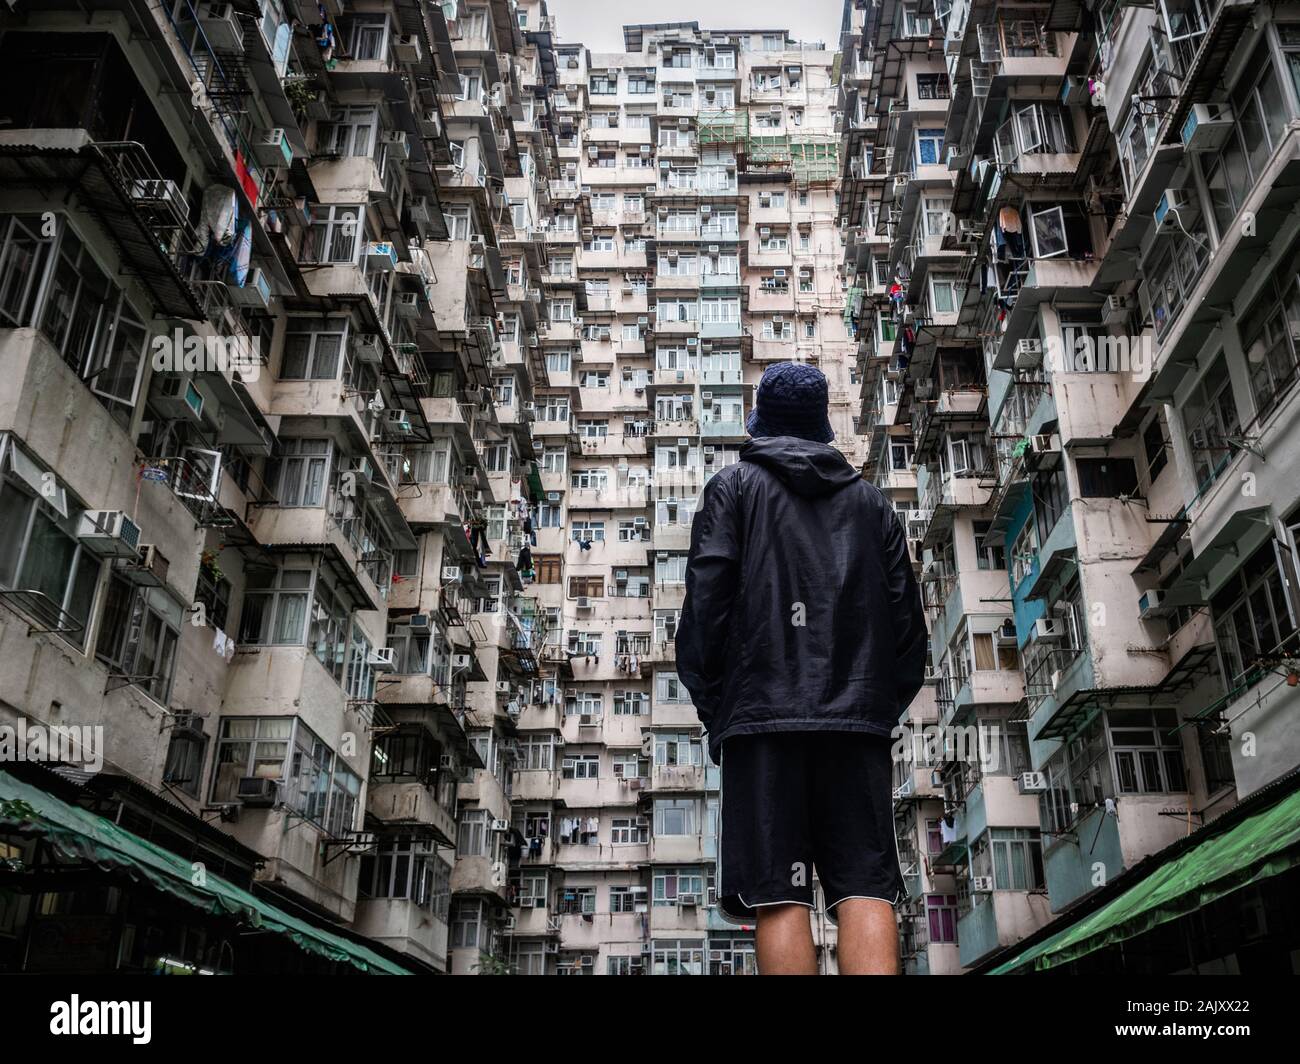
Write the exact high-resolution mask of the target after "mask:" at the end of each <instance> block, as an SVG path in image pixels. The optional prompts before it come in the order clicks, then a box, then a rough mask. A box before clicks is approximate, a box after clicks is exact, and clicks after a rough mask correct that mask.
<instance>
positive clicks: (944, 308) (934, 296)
mask: <svg viewBox="0 0 1300 1064" xmlns="http://www.w3.org/2000/svg"><path fill="white" fill-rule="evenodd" d="M930 306H931V307H932V309H933V310H934V313H936V314H955V313H956V312H957V282H956V280H955V279H954V278H952V277H941V276H939V275H938V274H933V273H932V274H931V275H930Z"/></svg>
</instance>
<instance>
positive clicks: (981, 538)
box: [974, 521, 1007, 569]
mask: <svg viewBox="0 0 1300 1064" xmlns="http://www.w3.org/2000/svg"><path fill="white" fill-rule="evenodd" d="M990 527H991V526H990V524H989V522H988V521H976V522H975V523H974V531H975V553H976V555H977V557H978V558H979V567H980V568H981V569H1005V568H1006V567H1007V555H1006V551H1005V550H1004V549H1003V548H1002V546H1001V545H1000V544H999V545H993V544H989V543H987V542H986V541H987V538H988V534H989V528H990Z"/></svg>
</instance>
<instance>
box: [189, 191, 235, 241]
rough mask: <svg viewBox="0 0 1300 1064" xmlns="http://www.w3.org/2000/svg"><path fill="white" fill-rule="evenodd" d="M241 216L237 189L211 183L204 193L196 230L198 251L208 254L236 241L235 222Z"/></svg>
mask: <svg viewBox="0 0 1300 1064" xmlns="http://www.w3.org/2000/svg"><path fill="white" fill-rule="evenodd" d="M238 218H239V202H238V199H237V198H236V196H235V190H234V189H233V188H230V187H228V186H226V185H209V186H208V188H207V189H205V190H204V193H203V203H202V205H201V206H200V208H199V224H198V228H197V229H196V231H195V235H196V236H197V238H198V253H199V254H200V255H205V254H208V253H209V252H210V251H211V250H213V249H216V248H229V247H231V246H232V245H233V244H234V242H235V223H236V221H237V220H238Z"/></svg>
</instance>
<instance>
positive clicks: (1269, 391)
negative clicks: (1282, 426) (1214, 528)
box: [1238, 53, 1300, 420]
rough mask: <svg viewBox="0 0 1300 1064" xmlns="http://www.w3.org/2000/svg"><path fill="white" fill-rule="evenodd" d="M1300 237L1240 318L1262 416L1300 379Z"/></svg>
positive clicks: (1257, 408) (1247, 360)
mask: <svg viewBox="0 0 1300 1064" xmlns="http://www.w3.org/2000/svg"><path fill="white" fill-rule="evenodd" d="M1297 56H1298V57H1300V53H1297ZM1298 277H1300V241H1297V242H1295V243H1293V245H1292V247H1291V248H1290V249H1289V251H1288V253H1287V254H1286V255H1285V256H1283V258H1282V260H1281V262H1280V264H1279V265H1278V267H1277V269H1275V270H1274V271H1273V272H1272V274H1271V275H1270V277H1269V279H1268V280H1267V281H1266V282H1265V283H1264V286H1263V290H1262V292H1261V294H1260V295H1259V296H1258V297H1257V298H1256V300H1255V302H1254V303H1253V305H1252V306H1251V307H1250V309H1249V310H1248V311H1246V313H1245V314H1243V315H1242V316H1241V318H1240V322H1239V326H1238V328H1239V330H1240V335H1241V346H1242V349H1243V350H1244V351H1245V352H1246V365H1247V368H1248V369H1249V372H1250V390H1251V396H1252V398H1253V399H1254V401H1255V410H1256V414H1257V417H1258V419H1259V420H1262V419H1263V418H1265V417H1267V416H1268V415H1269V413H1271V412H1272V411H1273V410H1274V409H1275V408H1276V407H1277V405H1278V404H1279V402H1280V400H1281V398H1282V396H1284V395H1286V394H1287V392H1289V391H1290V389H1291V388H1292V387H1293V386H1294V384H1295V383H1296V379H1297V360H1298V359H1300V353H1298V352H1297V350H1296V344H1295V338H1294V336H1293V331H1294V327H1293V323H1295V322H1297V321H1300V281H1298V280H1297V278H1298Z"/></svg>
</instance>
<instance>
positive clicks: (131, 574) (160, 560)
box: [123, 543, 169, 587]
mask: <svg viewBox="0 0 1300 1064" xmlns="http://www.w3.org/2000/svg"><path fill="white" fill-rule="evenodd" d="M168 566H169V563H168V561H167V559H166V557H164V555H163V552H162V551H160V550H159V549H158V548H157V546H155V545H154V544H152V543H143V544H141V545H140V560H139V561H138V562H136V564H135V565H133V566H131V567H130V568H129V569H127V570H126V572H125V573H123V575H124V576H125V577H126V578H127V579H128V580H130V581H131V583H133V584H141V585H143V586H145V587H162V586H163V585H164V584H166V583H167V569H168Z"/></svg>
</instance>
